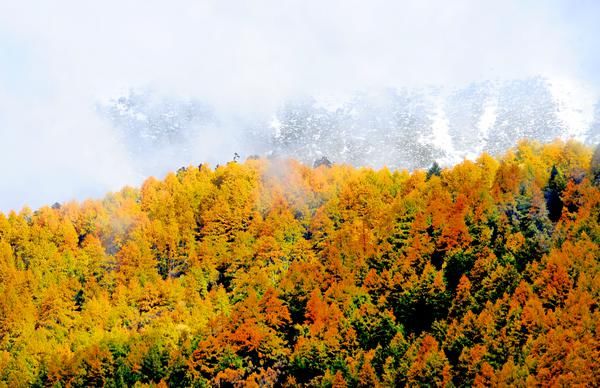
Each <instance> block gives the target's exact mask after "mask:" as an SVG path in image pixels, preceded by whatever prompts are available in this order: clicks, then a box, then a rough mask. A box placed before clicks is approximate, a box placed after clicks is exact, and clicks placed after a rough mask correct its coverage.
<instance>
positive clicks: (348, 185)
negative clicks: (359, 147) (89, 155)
mask: <svg viewBox="0 0 600 388" xmlns="http://www.w3.org/2000/svg"><path fill="white" fill-rule="evenodd" d="M594 168H595V167H594V166H593V165H592V150H591V149H588V148H586V147H585V146H583V145H581V144H579V143H576V142H566V143H563V142H555V143H552V144H548V145H540V144H537V143H533V142H521V143H519V145H518V146H517V147H516V148H514V149H513V150H511V151H510V152H508V153H507V154H506V155H504V156H503V157H501V158H493V157H491V156H489V155H486V154H483V155H482V156H480V157H479V158H478V159H477V160H476V161H464V162H463V163H461V164H459V165H457V166H455V167H453V168H449V169H439V168H436V169H435V171H434V170H432V171H430V172H429V173H427V172H425V171H415V172H412V173H409V172H406V171H389V170H387V169H385V168H384V169H381V170H377V171H375V170H372V169H368V168H353V167H350V166H345V165H328V164H322V165H320V166H318V167H315V168H311V167H308V166H305V165H302V164H300V163H297V162H295V161H291V160H267V159H252V160H247V161H246V162H244V163H237V162H231V163H228V164H227V165H224V166H220V167H218V168H216V169H211V168H210V167H208V166H206V165H203V166H200V167H195V166H190V167H188V168H182V169H180V170H179V171H177V173H171V174H169V175H167V176H166V177H165V178H164V179H163V180H157V179H154V178H150V179H148V180H146V181H145V182H144V184H143V185H142V186H141V187H140V188H139V189H135V188H129V187H128V188H125V189H123V190H121V191H120V192H118V193H113V194H109V195H107V196H106V197H105V198H104V199H103V200H100V201H93V200H88V201H84V202H82V203H75V202H71V203H64V204H61V205H58V204H56V205H55V206H52V207H43V208H41V209H38V210H36V211H32V210H30V209H27V208H25V209H23V210H21V211H20V212H18V213H17V212H10V213H8V214H6V215H4V214H2V213H0V385H5V386H11V387H12V386H27V385H34V386H53V385H57V386H98V385H106V386H130V385H135V384H138V385H146V384H147V385H161V386H165V385H168V386H215V385H217V386H219V385H220V386H327V387H346V386H347V387H376V386H382V387H383V386H386V387H387V386H513V385H514V386H526V385H527V386H530V385H531V386H538V385H541V386H577V385H580V386H583V385H588V386H599V385H600V372H599V371H600V307H599V306H600V261H599V260H600V188H599V187H598V178H597V174H596V173H597V171H596V170H595V169H594Z"/></svg>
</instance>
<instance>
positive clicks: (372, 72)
mask: <svg viewBox="0 0 600 388" xmlns="http://www.w3.org/2000/svg"><path fill="white" fill-rule="evenodd" d="M598 20H600V2H597V1H562V2H561V1H485V2H484V1H452V2H446V1H437V2H434V1H408V2H401V3H400V2H392V1H389V2H381V1H369V2H358V1H357V2H354V1H332V2H324V1H298V2H292V1H289V2H287V1H262V2H252V3H250V2H242V1H240V2H229V1H214V2H206V1H205V2H195V1H187V2H184V1H170V2H164V1H160V2H159V1H100V2H82V1H71V2H69V1H54V2H47V1H39V2H38V1H9V0H2V1H0V147H1V148H0V210H2V211H7V210H9V209H19V208H21V207H22V206H24V205H29V206H31V207H33V208H35V207H38V206H41V205H43V204H51V203H54V202H57V201H58V202H62V201H66V200H70V199H83V198H86V197H89V196H93V197H99V196H102V195H103V194H104V193H105V192H106V191H109V190H117V189H119V188H120V187H121V186H123V185H125V184H131V185H135V184H138V183H139V182H140V181H141V180H142V179H143V178H144V177H145V175H147V172H146V171H142V170H140V169H139V168H138V166H136V163H135V162H134V161H133V160H132V157H131V155H130V154H129V153H128V152H127V149H126V148H125V146H124V145H123V144H122V143H121V142H120V141H119V136H118V135H117V133H116V130H115V128H113V127H112V126H111V125H110V124H109V123H108V122H107V121H106V120H103V119H102V118H101V117H100V116H99V115H98V114H97V112H96V110H95V107H96V106H97V104H98V102H99V101H105V100H106V99H109V98H113V97H118V96H119V95H120V93H123V91H124V90H125V91H126V90H128V89H130V88H151V89H152V90H153V91H155V92H156V93H159V94H163V95H165V96H180V97H182V98H198V99H200V100H202V101H207V102H208V103H210V104H211V106H213V107H214V109H215V110H216V111H217V112H218V114H219V115H220V116H221V117H224V118H230V119H231V120H229V122H230V123H232V124H230V125H227V127H226V128H212V129H207V130H206V132H205V133H204V134H203V138H202V139H199V143H201V144H192V145H190V146H191V147H197V148H196V149H197V150H198V160H211V161H219V160H220V161H224V160H228V159H230V158H231V150H232V149H231V147H230V146H228V145H231V144H235V143H237V142H238V140H239V137H240V134H239V132H238V129H237V127H236V125H235V122H236V117H240V116H244V115H253V114H258V115H260V114H261V113H264V112H269V111H271V110H273V109H274V107H276V106H278V104H280V103H281V101H283V100H284V99H286V98H289V97H292V96H295V95H303V94H327V95H333V96H335V95H340V94H344V93H348V92H351V91H355V90H361V89H368V88H381V87H404V86H412V85H424V84H435V85H437V84H440V85H460V84H465V83H468V82H473V81H478V80H485V79H512V78H523V77H529V76H536V75H542V76H548V77H559V78H561V79H568V80H575V81H576V82H580V83H583V84H585V85H587V86H589V87H591V88H593V89H595V90H597V89H598V85H599V84H600V82H599V81H600V79H599V78H598V74H597V69H598V68H600V50H599V49H600V47H599V45H598V40H597V37H598V36H600V24H599V23H598ZM225 121H227V120H225ZM240 151H242V152H244V151H250V150H240ZM156 158H160V160H158V162H157V163H156V166H157V167H156V171H153V174H156V175H160V174H164V172H165V171H167V170H169V169H176V168H177V167H179V166H180V165H181V164H180V163H181V162H182V161H180V160H174V159H173V160H172V159H169V158H168V156H165V155H157V156H156ZM189 162H190V163H191V162H195V161H189Z"/></svg>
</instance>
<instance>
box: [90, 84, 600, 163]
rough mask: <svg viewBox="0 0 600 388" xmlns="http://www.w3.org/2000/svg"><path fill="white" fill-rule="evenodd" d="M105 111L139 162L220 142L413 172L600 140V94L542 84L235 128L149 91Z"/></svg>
mask: <svg viewBox="0 0 600 388" xmlns="http://www.w3.org/2000/svg"><path fill="white" fill-rule="evenodd" d="M100 111H101V112H102V114H103V115H104V116H106V117H107V118H109V120H110V121H111V122H112V124H113V125H114V126H115V127H116V128H118V129H119V130H120V133H121V134H122V136H123V141H124V142H125V143H126V144H127V146H128V148H129V149H130V152H131V153H132V155H133V156H134V157H135V155H138V156H139V155H157V154H160V153H163V152H164V150H165V149H169V150H175V152H176V154H177V155H178V156H179V157H180V158H183V159H185V158H186V157H189V158H190V161H193V160H196V159H198V157H201V158H202V157H204V158H209V157H210V156H212V157H214V156H215V155H208V156H206V155H204V156H203V155H193V153H194V152H196V151H197V150H198V147H196V145H197V143H198V144H200V143H203V142H206V141H209V139H210V141H213V140H212V139H214V138H215V137H219V136H222V137H227V136H229V137H231V139H224V141H223V142H222V143H225V144H227V143H231V144H235V147H238V148H240V149H235V150H233V149H230V150H227V151H228V152H229V151H231V153H232V154H233V151H236V152H239V153H242V156H243V155H244V154H246V156H248V155H250V154H264V155H279V156H290V157H294V158H297V159H300V160H303V161H305V162H307V163H312V162H313V161H314V160H316V159H318V158H320V157H322V156H326V157H328V158H329V159H330V160H332V161H334V162H340V163H341V162H343V163H351V164H354V165H371V166H382V165H387V166H389V167H391V168H408V169H413V168H422V167H427V166H429V165H430V164H431V163H432V162H433V161H434V160H437V161H438V162H441V163H443V164H451V163H454V162H458V161H460V160H462V159H463V158H469V157H474V156H475V155H477V154H479V153H480V152H482V151H487V152H490V153H492V154H495V153H500V152H502V151H504V150H506V149H507V148H509V147H512V146H513V145H514V144H515V142H516V141H517V140H519V139H522V138H531V139H537V140H540V141H544V142H545V141H551V140H553V139H555V138H563V139H567V138H576V139H578V140H580V141H584V142H587V143H590V144H596V143H598V142H600V100H599V99H598V96H595V95H594V93H592V92H591V91H590V90H588V89H586V87H584V86H581V85H578V84H576V83H574V82H566V81H564V80H558V79H546V78H541V77H536V78H529V79H523V80H513V81H486V82H478V83H472V84H470V85H467V86H465V87H460V88H444V87H434V86H429V87H422V88H412V89H408V88H405V89H385V90H376V91H368V92H356V93H353V94H351V95H347V96H342V97H340V96H336V97H331V96H325V95H318V96H304V97H297V98H293V99H288V100H286V101H284V102H282V104H281V105H280V107H279V109H278V110H277V111H274V112H272V113H271V114H268V115H263V116H261V117H258V118H257V117H253V118H244V117H242V118H240V117H237V118H236V120H235V124H234V127H235V128H234V129H232V120H231V118H230V117H225V116H224V115H223V114H217V113H215V111H214V110H213V109H212V108H211V107H210V104H208V103H203V102H200V100H192V99H187V100H181V99H166V98H163V99H160V98H157V96H156V95H154V94H153V93H150V92H132V93H129V94H128V95H127V96H120V97H118V98H116V99H113V100H111V101H110V102H109V103H105V104H102V105H100ZM223 128H227V129H226V130H224V129H223ZM201 149H206V148H201ZM221 152H222V151H221ZM187 154H189V155H187ZM227 157H228V155H225V156H223V155H222V156H221V158H222V159H223V158H227Z"/></svg>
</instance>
